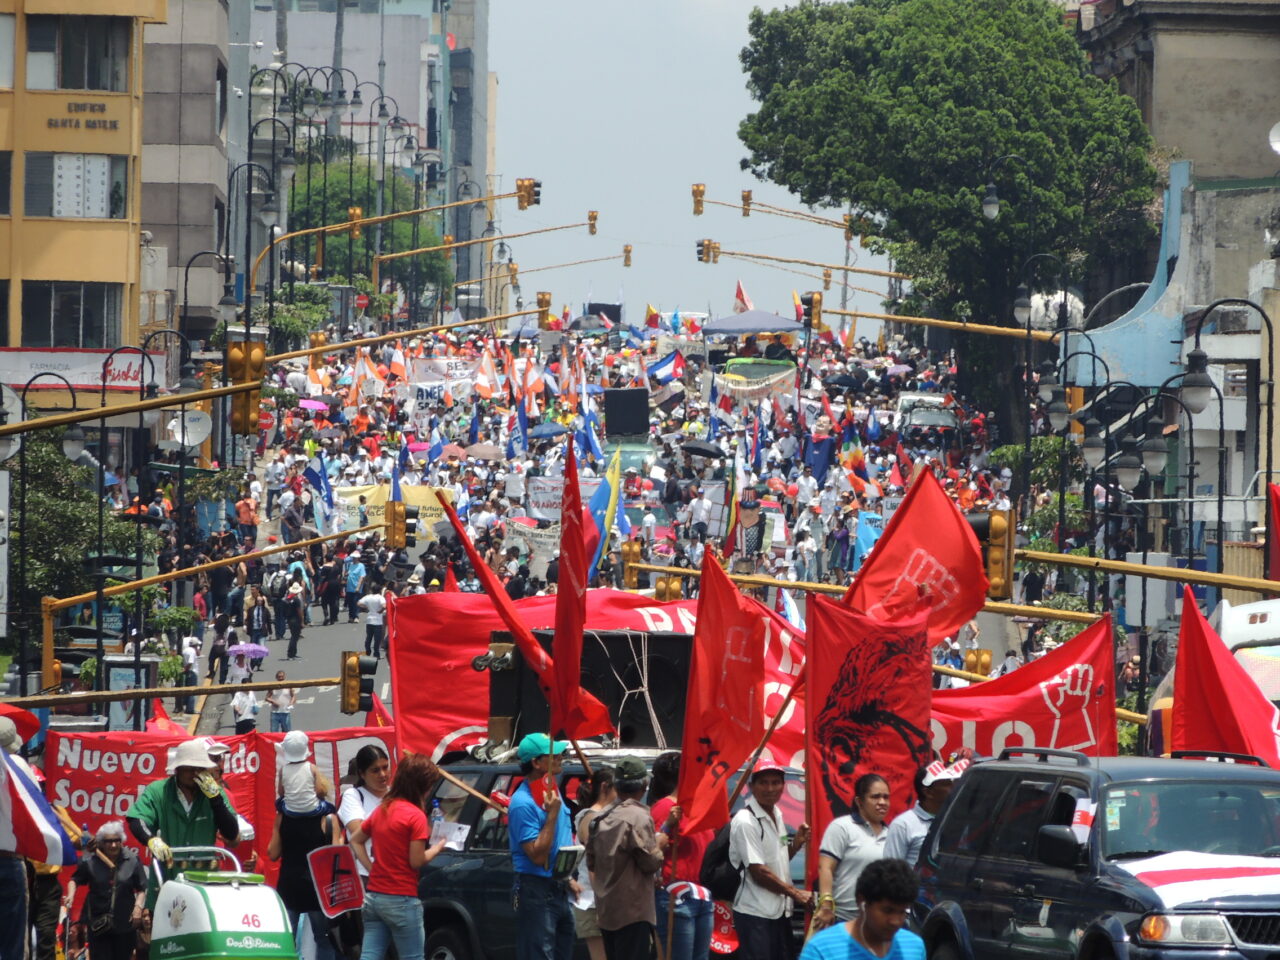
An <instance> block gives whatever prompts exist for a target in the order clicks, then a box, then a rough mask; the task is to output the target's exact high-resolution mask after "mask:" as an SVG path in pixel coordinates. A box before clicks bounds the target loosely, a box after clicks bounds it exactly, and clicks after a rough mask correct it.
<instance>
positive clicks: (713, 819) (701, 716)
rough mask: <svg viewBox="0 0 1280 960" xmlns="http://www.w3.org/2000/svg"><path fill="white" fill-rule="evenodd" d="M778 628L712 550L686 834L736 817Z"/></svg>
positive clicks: (685, 797) (688, 725)
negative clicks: (735, 788)
mask: <svg viewBox="0 0 1280 960" xmlns="http://www.w3.org/2000/svg"><path fill="white" fill-rule="evenodd" d="M775 629H776V626H775V623H774V620H773V618H772V617H771V616H770V615H769V611H768V608H766V607H764V606H762V605H761V604H760V603H759V602H757V601H755V600H752V599H750V598H749V597H745V596H743V595H742V594H741V593H739V592H738V588H737V587H735V586H734V585H733V583H732V582H731V581H730V580H729V577H728V576H727V575H726V574H725V572H724V571H723V570H722V569H720V564H719V563H717V562H716V558H715V556H714V554H713V552H712V551H710V550H708V551H707V552H706V553H705V554H704V555H703V558H702V581H701V583H700V584H699V586H698V622H697V626H696V627H695V629H694V634H693V655H692V663H691V664H690V667H689V687H688V696H687V698H686V701H685V704H686V705H685V715H684V738H683V741H682V743H681V750H682V754H683V756H684V761H683V762H682V763H681V764H680V782H679V784H678V785H677V787H676V803H678V804H679V806H680V809H681V810H682V811H683V814H684V819H683V820H682V823H681V827H680V829H681V830H682V831H683V832H684V833H685V834H690V833H694V832H696V831H698V830H706V829H717V828H719V827H721V826H723V825H724V824H726V823H728V822H729V792H728V787H729V779H730V778H731V777H733V776H735V775H736V774H737V772H738V769H739V768H740V767H741V766H742V764H743V763H744V762H745V761H746V760H747V758H748V757H749V756H751V752H752V751H753V750H755V748H756V747H757V746H758V745H759V743H760V741H761V739H762V738H763V737H764V729H765V718H764V666H765V648H766V647H767V646H768V644H769V641H770V634H771V632H772V631H773V630H775ZM926 662H927V658H926Z"/></svg>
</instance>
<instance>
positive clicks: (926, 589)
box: [843, 470, 987, 643]
mask: <svg viewBox="0 0 1280 960" xmlns="http://www.w3.org/2000/svg"><path fill="white" fill-rule="evenodd" d="M986 599H987V575H986V572H985V571H984V568H983V563H982V548H981V547H980V546H979V545H978V538H977V537H976V536H975V535H974V533H973V530H972V529H971V528H970V527H969V524H968V522H967V521H966V520H965V518H964V514H962V513H961V512H960V510H959V508H958V507H956V505H955V504H954V503H953V502H952V501H951V498H949V497H948V496H947V495H946V493H945V492H944V491H943V489H942V486H941V485H940V484H939V483H938V480H937V478H936V477H934V475H933V473H932V472H930V471H928V470H926V471H923V472H922V473H921V474H920V477H919V479H918V480H916V481H915V482H914V483H912V484H911V489H909V490H908V491H907V495H906V496H905V497H904V498H903V500H902V505H901V506H900V507H898V510H897V512H896V513H894V515H893V518H892V519H891V520H890V521H889V523H888V525H887V526H885V528H884V535H883V536H881V537H880V542H879V543H877V544H876V548H875V550H873V551H871V555H870V557H869V558H868V559H867V562H866V563H865V564H863V567H862V569H861V570H859V571H858V575H857V576H856V577H854V580H853V583H851V584H850V585H849V589H848V590H847V591H846V592H845V595H844V598H843V602H844V603H845V604H847V605H849V606H851V607H853V608H854V609H855V610H858V611H861V612H862V613H865V614H866V615H867V616H869V617H872V618H873V619H876V620H905V619H908V618H909V617H911V616H913V615H914V614H915V613H916V611H918V610H922V609H924V608H925V607H926V606H928V607H930V612H929V639H930V641H931V642H933V643H937V642H938V641H939V640H942V639H943V638H945V637H950V636H955V634H956V632H957V631H959V629H960V628H961V627H962V626H964V625H965V624H966V623H968V622H969V620H970V619H971V618H972V617H973V615H974V614H976V613H977V612H978V611H979V610H981V609H982V605H983V604H984V603H985V602H986Z"/></svg>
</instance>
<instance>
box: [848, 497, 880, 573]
mask: <svg viewBox="0 0 1280 960" xmlns="http://www.w3.org/2000/svg"><path fill="white" fill-rule="evenodd" d="M882 536H884V517H882V516H880V514H878V513H872V512H871V511H870V510H859V511H858V530H857V533H855V534H854V538H853V572H854V573H857V572H858V571H859V570H861V569H862V565H863V563H865V562H866V559H867V557H868V556H870V554H871V549H872V548H873V547H874V546H875V545H876V544H877V543H879V542H880V538H881V537H882Z"/></svg>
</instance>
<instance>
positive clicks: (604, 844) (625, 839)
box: [587, 757, 670, 960]
mask: <svg viewBox="0 0 1280 960" xmlns="http://www.w3.org/2000/svg"><path fill="white" fill-rule="evenodd" d="M614 784H615V789H616V790H617V791H618V799H617V800H616V801H615V802H614V803H612V804H611V805H610V806H608V807H606V808H605V810H604V812H603V813H601V814H600V815H599V816H598V817H596V819H595V820H593V821H592V823H591V839H590V845H589V846H588V847H587V867H588V869H589V870H590V871H591V875H592V877H593V880H594V882H593V884H592V885H593V886H594V887H595V892H596V916H597V920H598V922H599V924H600V930H601V932H602V933H603V935H604V952H605V956H606V957H607V958H608V960H649V948H650V946H651V945H652V943H653V928H654V926H655V925H656V923H657V914H656V913H655V906H654V897H653V878H654V875H655V874H657V872H658V869H659V868H660V867H661V866H662V858H663V852H664V851H665V850H666V849H667V844H668V842H669V840H670V838H669V837H668V836H667V835H666V834H665V833H655V831H654V827H653V818H652V817H651V816H650V815H649V808H648V806H647V805H646V804H645V802H644V800H643V797H644V792H645V789H646V788H647V787H648V786H649V771H648V770H647V769H645V765H644V761H643V760H641V759H639V758H638V757H622V758H620V759H619V760H618V762H617V763H616V764H615V765H614Z"/></svg>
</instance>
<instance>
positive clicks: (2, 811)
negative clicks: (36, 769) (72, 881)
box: [0, 750, 76, 867]
mask: <svg viewBox="0 0 1280 960" xmlns="http://www.w3.org/2000/svg"><path fill="white" fill-rule="evenodd" d="M0 759H2V760H3V762H0V850H10V851H13V852H14V853H16V854H18V855H19V856H22V857H27V858H28V859H31V860H34V861H36V862H37V863H50V864H53V865H55V866H59V867H73V866H75V864H76V850H75V847H73V846H72V845H71V838H70V837H68V836H67V832H66V830H64V829H63V827H62V824H61V823H60V822H59V821H58V816H57V814H55V813H54V812H53V808H52V807H51V806H49V801H47V800H45V798H44V795H43V794H42V793H41V792H40V791H39V789H38V788H37V787H36V785H35V784H34V783H32V782H31V778H30V777H28V776H27V774H26V773H25V772H24V771H23V770H22V768H21V767H20V766H18V764H17V763H16V762H15V761H14V758H13V757H11V756H9V754H7V753H5V752H4V750H0Z"/></svg>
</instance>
